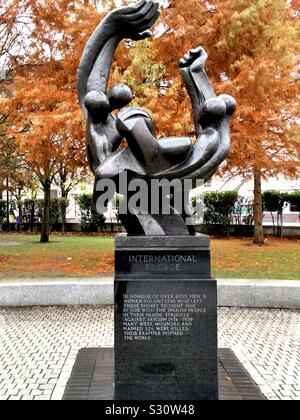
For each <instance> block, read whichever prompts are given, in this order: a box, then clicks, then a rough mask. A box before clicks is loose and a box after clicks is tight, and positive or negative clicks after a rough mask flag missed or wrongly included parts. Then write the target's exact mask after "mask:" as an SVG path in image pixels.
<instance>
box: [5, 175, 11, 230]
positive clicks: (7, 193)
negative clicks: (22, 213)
mask: <svg viewBox="0 0 300 420" xmlns="http://www.w3.org/2000/svg"><path fill="white" fill-rule="evenodd" d="M6 219H7V232H9V231H10V223H9V179H8V178H6Z"/></svg>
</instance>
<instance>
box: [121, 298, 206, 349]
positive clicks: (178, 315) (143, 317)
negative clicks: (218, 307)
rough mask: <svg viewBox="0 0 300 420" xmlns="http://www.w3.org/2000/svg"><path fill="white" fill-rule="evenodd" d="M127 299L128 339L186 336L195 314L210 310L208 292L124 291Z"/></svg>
mask: <svg viewBox="0 0 300 420" xmlns="http://www.w3.org/2000/svg"><path fill="white" fill-rule="evenodd" d="M123 299H124V306H123V332H124V339H125V340H126V341H150V340H151V339H152V337H166V336H168V337H171V336H179V337H180V336H184V335H186V334H188V333H189V332H190V330H191V328H192V326H193V322H194V317H195V315H199V314H206V312H207V309H206V300H207V296H206V295H205V294H193V295H185V294H174V295H173V294H170V295H129V294H124V295H123Z"/></svg>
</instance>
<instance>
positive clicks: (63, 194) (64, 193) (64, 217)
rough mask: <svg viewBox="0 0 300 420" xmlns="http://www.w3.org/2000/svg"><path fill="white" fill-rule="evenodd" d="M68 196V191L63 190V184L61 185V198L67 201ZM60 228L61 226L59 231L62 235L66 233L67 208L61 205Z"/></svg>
mask: <svg viewBox="0 0 300 420" xmlns="http://www.w3.org/2000/svg"><path fill="white" fill-rule="evenodd" d="M68 195H69V191H68V190H67V189H66V188H65V186H64V183H62V184H61V197H62V198H65V199H66V200H67V199H68ZM61 218H62V226H61V231H62V232H63V233H65V231H66V220H67V208H66V207H65V206H64V205H62V215H61Z"/></svg>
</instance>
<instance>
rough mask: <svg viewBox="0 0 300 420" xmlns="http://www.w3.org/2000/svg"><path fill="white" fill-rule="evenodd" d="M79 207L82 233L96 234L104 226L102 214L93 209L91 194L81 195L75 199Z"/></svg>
mask: <svg viewBox="0 0 300 420" xmlns="http://www.w3.org/2000/svg"><path fill="white" fill-rule="evenodd" d="M76 201H77V203H78V205H79V207H80V216H81V230H82V232H98V231H99V229H102V228H103V226H104V224H105V218H104V216H103V214H99V213H98V212H97V211H96V210H94V209H93V198H92V194H81V195H79V196H78V197H77V198H76Z"/></svg>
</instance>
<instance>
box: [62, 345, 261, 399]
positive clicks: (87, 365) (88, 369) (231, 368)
mask: <svg viewBox="0 0 300 420" xmlns="http://www.w3.org/2000/svg"><path fill="white" fill-rule="evenodd" d="M113 371H114V349H98V348H85V349H81V350H80V351H79V352H78V355H77V358H76V361H75V365H74V368H73V371H72V374H71V377H70V379H69V381H68V384H67V387H66V389H65V393H64V397H63V399H64V400H66V401H72V400H75V401H76V400H77V401H78V400H98V401H101V400H104V401H112V400H113V399H114V373H113ZM218 372H219V399H220V400H231V401H233V400H234V401H239V400H256V401H258V400H265V399H266V398H265V397H264V396H263V394H262V393H261V392H260V390H259V388H258V386H257V385H256V384H255V382H254V381H253V379H252V378H251V376H250V375H249V373H248V372H247V371H246V370H245V368H244V367H243V366H242V364H241V363H240V362H239V360H238V359H237V358H236V356H235V354H234V353H233V352H232V351H231V350H229V349H219V358H218Z"/></svg>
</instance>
